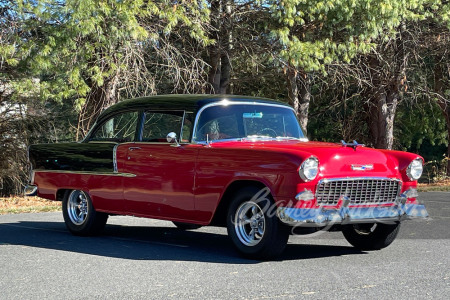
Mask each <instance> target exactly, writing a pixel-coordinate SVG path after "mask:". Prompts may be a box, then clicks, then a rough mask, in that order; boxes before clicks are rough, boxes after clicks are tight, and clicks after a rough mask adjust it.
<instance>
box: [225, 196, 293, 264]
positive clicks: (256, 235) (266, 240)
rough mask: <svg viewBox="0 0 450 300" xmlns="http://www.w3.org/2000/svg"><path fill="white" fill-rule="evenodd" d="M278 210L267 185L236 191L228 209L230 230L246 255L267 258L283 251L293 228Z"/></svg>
mask: <svg viewBox="0 0 450 300" xmlns="http://www.w3.org/2000/svg"><path fill="white" fill-rule="evenodd" d="M275 211H276V207H275V203H274V201H273V200H272V198H271V196H270V194H269V190H268V189H267V188H264V189H259V188H257V187H246V188H243V189H240V190H239V191H238V192H237V193H236V194H235V196H234V197H233V199H232V202H231V204H230V207H229V209H228V214H227V231H228V235H229V237H230V238H231V241H232V242H233V244H234V246H235V248H236V249H237V250H238V251H239V252H240V253H241V255H242V256H244V257H246V258H250V259H262V260H266V259H270V258H273V257H275V256H277V255H279V254H281V253H282V252H283V250H284V248H285V247H286V244H287V241H288V239H289V227H287V226H285V225H284V224H282V223H281V222H280V220H279V219H278V217H277V216H276V213H275Z"/></svg>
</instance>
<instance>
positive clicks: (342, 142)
mask: <svg viewBox="0 0 450 300" xmlns="http://www.w3.org/2000/svg"><path fill="white" fill-rule="evenodd" d="M341 144H342V147H352V148H353V150H355V151H356V147H358V146H359V147H364V146H365V145H364V144H358V142H357V141H355V140H353V143H346V142H345V141H344V140H341Z"/></svg>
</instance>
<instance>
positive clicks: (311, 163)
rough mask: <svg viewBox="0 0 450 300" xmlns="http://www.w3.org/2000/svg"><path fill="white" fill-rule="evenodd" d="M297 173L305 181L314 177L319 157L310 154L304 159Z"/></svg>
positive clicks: (317, 171)
mask: <svg viewBox="0 0 450 300" xmlns="http://www.w3.org/2000/svg"><path fill="white" fill-rule="evenodd" d="M314 170H315V171H314ZM310 171H312V173H311V172H310ZM298 174H299V175H300V178H301V179H302V180H303V181H305V182H308V181H311V180H314V179H316V177H317V175H318V174H319V159H318V158H317V157H315V156H310V157H308V158H307V159H305V160H304V161H303V162H302V164H301V165H300V167H299V168H298Z"/></svg>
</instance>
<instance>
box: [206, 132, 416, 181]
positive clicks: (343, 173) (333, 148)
mask: <svg viewBox="0 0 450 300" xmlns="http://www.w3.org/2000/svg"><path fill="white" fill-rule="evenodd" d="M214 147H220V148H221V147H232V148H235V147H236V148H247V149H248V148H252V149H253V150H259V151H267V152H269V153H268V155H270V152H278V153H280V152H283V153H286V154H290V155H293V156H296V157H299V158H300V160H299V162H301V161H303V160H304V159H306V158H308V157H310V156H315V157H316V158H317V159H318V160H319V176H318V178H319V179H320V178H332V177H389V178H394V177H395V178H398V177H399V176H400V172H401V171H402V169H403V168H405V167H406V166H407V164H409V162H410V161H411V160H412V159H413V158H412V157H411V158H410V157H407V158H405V159H403V160H402V161H399V157H398V155H399V153H401V152H396V151H386V150H378V149H373V148H369V147H361V146H358V147H356V148H354V147H348V146H347V147H346V146H343V145H341V144H335V143H325V142H309V141H308V142H302V141H298V140H287V141H242V142H223V143H217V144H216V145H214ZM402 153H404V152H402ZM408 154H411V153H408ZM408 154H406V155H407V156H408ZM402 155H403V156H404V155H405V154H402ZM411 155H412V154H411ZM415 157H417V155H416V156H415ZM405 164H406V165H405Z"/></svg>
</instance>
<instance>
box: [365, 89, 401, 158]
mask: <svg viewBox="0 0 450 300" xmlns="http://www.w3.org/2000/svg"><path fill="white" fill-rule="evenodd" d="M374 100H375V103H374V105H372V111H371V112H370V114H371V115H370V118H371V121H370V130H371V132H372V136H373V137H374V145H375V147H376V148H382V149H392V146H393V144H394V119H395V114H396V111H397V105H398V93H396V92H395V90H392V89H387V90H384V89H383V90H381V91H380V92H379V93H378V94H377V95H375V97H374Z"/></svg>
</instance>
